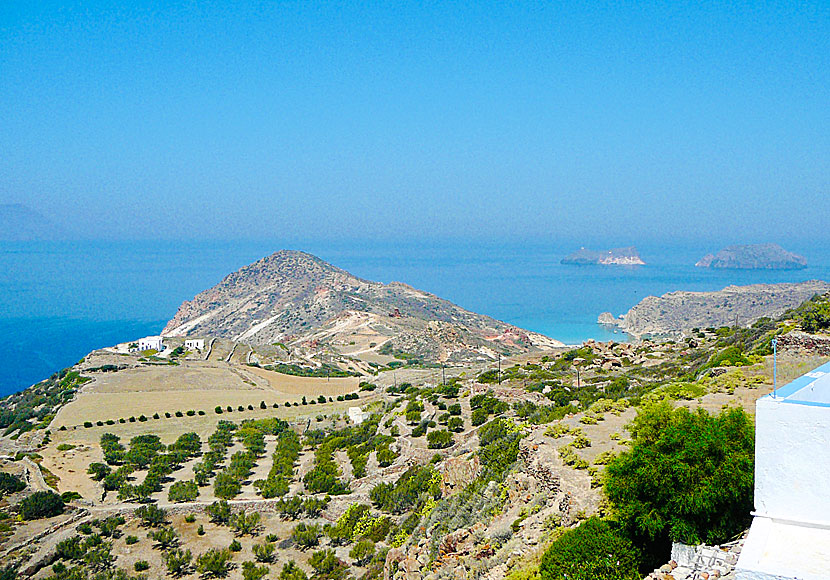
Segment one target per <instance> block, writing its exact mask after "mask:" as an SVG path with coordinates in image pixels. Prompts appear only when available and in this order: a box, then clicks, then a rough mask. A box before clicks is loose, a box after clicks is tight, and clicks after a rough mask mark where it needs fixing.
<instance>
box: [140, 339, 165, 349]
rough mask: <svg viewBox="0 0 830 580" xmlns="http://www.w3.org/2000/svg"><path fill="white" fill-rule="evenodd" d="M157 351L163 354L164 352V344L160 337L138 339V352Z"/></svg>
mask: <svg viewBox="0 0 830 580" xmlns="http://www.w3.org/2000/svg"><path fill="white" fill-rule="evenodd" d="M151 349H153V350H157V351H158V352H161V351H163V350H164V343H163V342H162V341H161V337H160V336H145V337H144V338H139V339H138V350H151Z"/></svg>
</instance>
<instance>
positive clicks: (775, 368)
mask: <svg viewBox="0 0 830 580" xmlns="http://www.w3.org/2000/svg"><path fill="white" fill-rule="evenodd" d="M777 390H778V339H777V338H773V339H772V398H773V399H774V398H776V391H777Z"/></svg>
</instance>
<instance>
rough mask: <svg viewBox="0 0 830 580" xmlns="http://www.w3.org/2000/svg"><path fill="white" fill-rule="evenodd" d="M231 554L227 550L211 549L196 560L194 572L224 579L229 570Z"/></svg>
mask: <svg viewBox="0 0 830 580" xmlns="http://www.w3.org/2000/svg"><path fill="white" fill-rule="evenodd" d="M231 560H233V554H232V553H231V551H230V550H228V549H227V548H211V549H210V550H208V551H207V552H205V553H203V554H199V557H198V558H196V571H197V572H199V574H202V575H204V576H208V577H210V576H212V577H214V578H224V577H225V576H227V575H228V572H230V570H231Z"/></svg>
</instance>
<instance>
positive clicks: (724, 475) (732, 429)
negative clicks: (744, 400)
mask: <svg viewBox="0 0 830 580" xmlns="http://www.w3.org/2000/svg"><path fill="white" fill-rule="evenodd" d="M629 431H630V432H631V435H632V437H633V440H632V445H631V447H630V449H629V450H628V451H626V452H624V453H621V454H619V455H618V456H617V457H616V458H614V459H613V460H612V461H611V462H610V463H609V464H608V467H607V468H606V477H605V493H606V495H607V497H608V499H609V500H610V502H611V505H612V511H613V513H614V516H615V518H616V519H618V520H619V522H620V523H621V524H622V525H623V528H624V530H625V532H626V533H627V534H628V535H629V537H631V538H632V539H634V540H635V541H636V542H637V543H638V544H639V545H644V544H650V547H649V548H648V551H650V552H653V551H654V550H660V549H665V548H666V547H667V546H668V543H669V541H671V540H674V541H679V542H684V543H687V544H698V543H701V542H706V543H708V544H716V543H720V542H722V541H725V540H727V539H729V538H730V537H732V536H733V535H735V534H736V533H738V532H740V531H741V530H743V529H745V528H746V527H747V525H748V524H749V522H750V520H751V519H752V518H751V516H750V511H751V510H752V492H753V476H754V473H753V470H754V453H755V450H754V444H755V436H754V428H753V424H752V420H751V419H750V418H749V416H748V415H747V414H746V413H745V412H744V411H743V410H742V409H726V410H724V411H722V412H721V413H719V414H718V415H710V414H709V413H707V412H706V411H704V410H703V409H698V410H696V411H694V412H692V411H689V410H688V409H686V408H685V407H680V408H677V409H673V408H672V406H671V405H670V404H669V403H667V402H663V403H659V404H654V405H650V406H648V407H646V408H644V409H641V410H640V412H639V413H638V414H637V417H636V418H635V419H634V421H633V422H632V424H631V425H630V426H629Z"/></svg>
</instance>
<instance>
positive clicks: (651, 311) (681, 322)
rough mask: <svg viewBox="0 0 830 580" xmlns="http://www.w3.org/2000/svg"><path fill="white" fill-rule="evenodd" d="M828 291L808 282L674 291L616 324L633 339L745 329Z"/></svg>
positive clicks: (816, 282)
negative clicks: (701, 330)
mask: <svg viewBox="0 0 830 580" xmlns="http://www.w3.org/2000/svg"><path fill="white" fill-rule="evenodd" d="M828 291H830V283H827V282H823V281H820V280H811V281H809V282H801V283H797V284H752V285H750V286H727V287H726V288H724V289H723V290H718V291H716V292H686V291H677V292H669V293H668V294H663V295H662V296H660V297H657V296H648V297H646V298H644V299H643V300H642V301H640V303H639V304H637V305H636V306H634V307H633V308H632V309H631V310H629V311H628V312H627V313H626V314H625V315H623V317H622V320H621V321H620V322H619V327H620V329H621V330H623V331H624V332H627V333H628V334H631V335H634V336H638V337H641V336H647V335H648V336H668V335H679V334H682V333H684V332H688V331H689V330H691V329H692V328H708V327H715V328H717V327H720V326H732V325H733V324H735V321H736V320H737V322H738V324H739V325H740V326H747V325H749V324H751V323H753V322H755V321H756V320H758V319H759V318H761V317H764V316H768V317H770V318H776V317H778V316H781V315H782V314H783V313H784V312H785V311H787V310H789V309H790V308H794V307H796V306H798V305H800V304H801V303H803V302H804V301H805V300H808V299H809V298H812V297H813V296H815V295H816V294H822V293H825V292H828Z"/></svg>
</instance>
